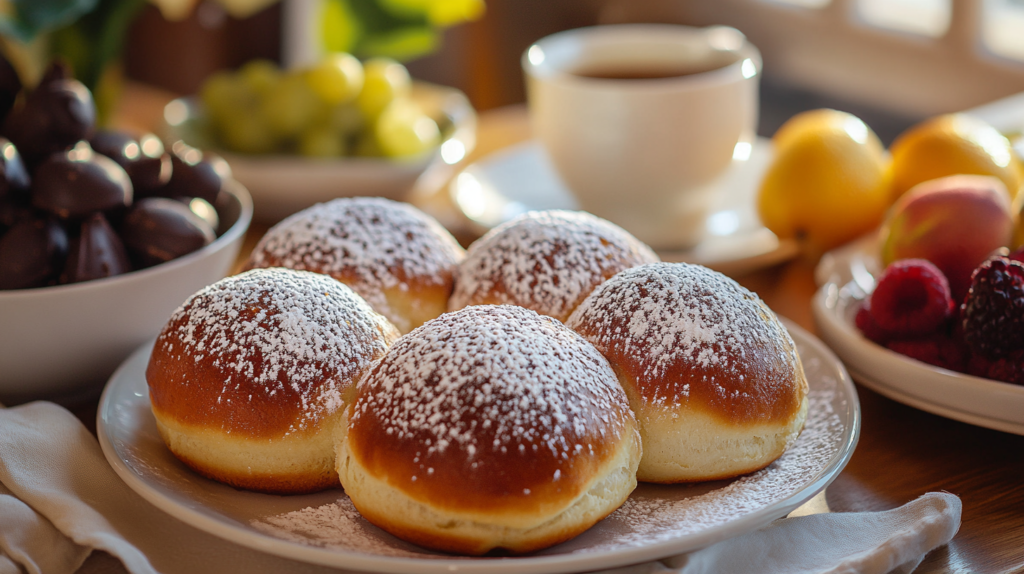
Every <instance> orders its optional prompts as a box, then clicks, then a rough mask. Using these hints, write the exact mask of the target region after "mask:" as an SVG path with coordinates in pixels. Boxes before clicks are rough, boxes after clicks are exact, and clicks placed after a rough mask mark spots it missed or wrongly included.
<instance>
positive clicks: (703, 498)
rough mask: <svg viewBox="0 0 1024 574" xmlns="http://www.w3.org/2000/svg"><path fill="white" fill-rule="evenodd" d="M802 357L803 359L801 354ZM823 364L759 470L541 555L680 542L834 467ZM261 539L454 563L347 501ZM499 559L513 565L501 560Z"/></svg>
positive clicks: (668, 495) (829, 388) (271, 525)
mask: <svg viewBox="0 0 1024 574" xmlns="http://www.w3.org/2000/svg"><path fill="white" fill-rule="evenodd" d="M805 354H806V353H805ZM829 369H830V367H829V366H828V365H817V364H812V365H810V366H809V373H808V374H809V375H810V378H811V380H812V385H811V391H810V393H809V395H808V400H809V403H810V405H809V406H810V408H809V411H808V419H807V422H806V425H805V427H804V430H803V432H802V433H801V435H800V436H799V438H798V439H797V440H796V442H795V443H794V444H793V445H792V446H791V447H790V448H789V449H788V450H787V451H786V452H785V453H784V454H783V455H782V457H780V458H779V459H778V460H776V461H775V462H774V463H772V464H771V465H769V466H768V467H766V468H765V469H763V470H761V471H758V472H755V473H753V474H750V475H747V476H745V477H741V478H739V479H736V480H733V481H729V482H725V483H723V482H715V483H708V484H698V485H692V486H683V485H678V486H658V485H641V486H640V487H639V488H638V489H637V490H636V491H634V493H633V494H632V495H631V496H630V498H629V499H628V500H627V501H626V503H625V504H624V505H623V506H622V507H621V508H619V509H618V510H617V511H615V512H614V513H612V514H611V515H610V516H608V517H607V518H605V519H604V520H603V521H601V522H599V523H598V524H597V525H596V526H594V528H592V529H591V530H589V531H587V532H585V533H583V534H582V535H580V536H579V537H577V538H576V539H573V540H571V541H569V542H567V543H564V544H561V545H558V546H555V547H552V548H549V549H547V550H544V551H542V552H541V553H539V554H541V555H566V554H586V553H595V552H602V553H603V552H609V553H612V552H617V551H626V550H631V549H636V548H641V547H645V546H649V545H651V544H657V543H659V542H669V541H672V540H681V539H685V538H686V537H688V536H693V535H698V534H700V533H702V532H705V531H708V530H711V529H715V528H722V527H727V526H729V525H730V524H731V523H734V522H735V521H737V520H741V519H743V518H744V517H745V516H748V515H750V514H751V513H754V512H757V511H759V510H763V509H765V508H768V507H769V506H771V505H773V504H777V503H780V502H783V501H785V500H786V499H787V498H788V497H791V496H793V495H794V494H796V493H797V492H799V491H801V490H802V489H804V488H806V487H807V486H808V485H809V484H811V483H812V481H814V480H816V479H818V478H819V477H821V476H822V475H823V474H825V473H827V472H829V469H831V468H834V467H833V465H835V464H836V460H837V459H838V458H839V457H840V453H841V448H842V446H843V444H844V435H845V434H846V433H848V432H850V429H849V428H848V427H847V426H846V425H845V424H844V418H843V417H842V416H840V414H839V413H837V412H836V411H835V409H834V408H833V406H834V405H837V404H842V402H843V400H845V395H844V394H843V393H840V392H839V391H838V384H839V383H838V381H837V380H836V379H835V378H834V377H832V376H831V375H829V374H827V373H829V372H830V371H829ZM250 524H251V526H252V527H253V528H255V529H257V530H259V531H261V532H263V533H265V534H269V535H271V536H274V537H277V538H281V539H284V540H289V541H292V542H295V543H298V544H303V545H307V546H313V547H319V548H326V549H334V550H339V551H346V552H357V553H360V554H369V555H376V556H383V557H405V558H420V559H435V560H453V559H456V560H494V558H457V557H453V556H450V555H446V554H439V553H434V552H430V551H427V550H423V549H421V548H418V547H416V546H413V545H410V544H408V543H405V542H402V541H400V540H398V539H395V538H394V537H392V536H390V535H388V534H387V533H385V532H383V531H380V530H378V529H376V527H374V526H372V525H370V524H369V523H368V522H367V521H366V520H365V519H363V518H362V517H361V516H360V515H359V513H358V511H356V510H355V508H354V507H353V506H352V503H351V502H350V501H349V500H348V498H347V497H344V496H342V498H340V499H339V500H338V501H337V502H334V503H330V504H326V505H322V506H319V507H315V508H314V507H310V508H304V509H301V510H296V511H293V512H289V513H284V514H280V515H275V516H270V517H265V518H261V519H256V520H253V521H251V523H250ZM502 560H514V559H509V558H503V559H502Z"/></svg>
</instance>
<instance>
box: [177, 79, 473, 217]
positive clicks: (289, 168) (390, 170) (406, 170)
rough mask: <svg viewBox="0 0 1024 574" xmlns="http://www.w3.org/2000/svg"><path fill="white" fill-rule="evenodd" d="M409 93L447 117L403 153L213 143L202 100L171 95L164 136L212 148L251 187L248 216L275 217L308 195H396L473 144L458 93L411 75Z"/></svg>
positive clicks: (444, 171)
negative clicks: (428, 140)
mask: <svg viewBox="0 0 1024 574" xmlns="http://www.w3.org/2000/svg"><path fill="white" fill-rule="evenodd" d="M412 98H413V99H414V100H415V101H416V102H417V103H418V104H419V105H420V106H421V107H422V108H423V110H424V111H425V112H426V113H427V115H429V116H431V117H433V118H435V119H443V120H444V121H443V122H442V123H450V126H449V128H448V129H446V131H445V135H446V137H445V140H444V141H443V142H442V144H441V147H440V148H439V149H438V151H437V152H435V153H432V154H428V155H426V156H423V157H418V158H414V159H411V160H408V161H396V160H389V159H385V158H366V157H346V158H338V159H320V158H308V157H302V156H297V155H281V154H268V155H247V154H240V153H233V152H229V151H223V150H218V149H217V146H216V144H215V143H214V142H212V141H210V138H209V136H208V135H206V134H205V133H204V128H203V125H202V124H203V120H202V117H203V111H202V106H201V105H200V104H199V102H198V101H196V100H195V99H194V98H179V99H177V100H174V101H172V102H170V103H169V104H167V106H166V107H165V108H164V121H165V123H166V125H165V126H164V130H163V132H164V133H163V134H162V135H163V138H164V139H165V140H176V139H182V138H183V139H184V140H185V141H186V142H189V143H192V144H193V145H198V146H199V147H202V148H203V149H212V150H214V151H216V152H217V153H218V154H220V155H221V156H223V157H224V159H226V160H227V162H228V164H229V165H230V166H231V170H232V173H233V175H234V177H235V179H237V180H238V181H240V182H241V183H242V184H243V185H245V186H246V188H248V190H249V193H251V194H252V199H253V203H254V204H255V207H256V211H255V217H256V218H257V219H259V220H264V221H278V220H280V219H282V218H284V217H287V216H288V215H291V214H293V213H295V212H297V211H300V210H302V209H305V208H307V207H309V206H311V205H313V204H315V203H323V202H326V201H330V200H332V199H334V198H337V197H354V196H379V197H386V198H389V199H396V200H397V199H403V198H404V197H405V196H406V195H407V194H408V193H409V192H410V191H411V190H412V189H413V188H414V187H415V186H416V185H417V182H418V181H421V180H422V181H429V182H431V184H434V183H436V181H438V180H441V181H444V180H446V179H447V178H448V177H451V172H452V170H453V169H454V168H453V167H452V165H453V164H456V163H458V162H459V161H461V160H462V159H463V158H464V157H465V156H466V154H467V153H469V152H470V151H471V150H472V149H473V148H474V147H475V146H476V112H475V111H474V110H473V106H472V105H470V103H469V100H468V99H467V98H466V96H465V95H464V94H463V93H462V92H460V91H459V90H456V89H455V88H449V87H445V86H438V85H436V84H430V83H426V82H414V83H413V91H412Z"/></svg>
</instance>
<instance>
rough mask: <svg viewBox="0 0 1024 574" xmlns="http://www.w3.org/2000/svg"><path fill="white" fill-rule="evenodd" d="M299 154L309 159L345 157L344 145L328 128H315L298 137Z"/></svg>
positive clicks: (335, 133)
mask: <svg viewBox="0 0 1024 574" xmlns="http://www.w3.org/2000/svg"><path fill="white" fill-rule="evenodd" d="M299 153H301V154H302V155H304V156H309V157H338V156H342V155H345V143H344V141H343V139H342V138H341V137H340V136H339V135H338V134H337V132H335V131H334V130H332V129H330V126H315V127H312V128H310V129H308V130H306V131H305V132H303V133H302V135H301V136H300V137H299Z"/></svg>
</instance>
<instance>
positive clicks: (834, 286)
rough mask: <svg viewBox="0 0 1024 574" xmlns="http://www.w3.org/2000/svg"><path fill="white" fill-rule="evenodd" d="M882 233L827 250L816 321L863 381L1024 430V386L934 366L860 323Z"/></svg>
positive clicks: (917, 403) (957, 415)
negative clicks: (867, 332) (889, 345)
mask: <svg viewBox="0 0 1024 574" xmlns="http://www.w3.org/2000/svg"><path fill="white" fill-rule="evenodd" d="M876 253H878V245H877V237H876V236H875V235H872V236H869V237H864V238H862V239H860V240H858V241H856V242H854V243H851V244H849V245H847V246H844V247H842V248H840V249H837V250H835V251H832V252H829V253H828V254H826V255H825V256H824V257H823V258H822V260H821V263H820V264H819V265H818V268H817V269H816V271H815V274H816V278H817V281H818V285H819V286H820V287H819V289H818V291H817V293H815V295H814V298H813V300H812V309H813V312H814V319H815V323H816V325H817V328H818V333H819V334H820V336H821V338H822V340H824V341H825V343H827V344H828V345H829V346H830V347H831V348H832V349H833V350H834V351H835V353H836V354H837V355H839V358H840V359H842V361H843V363H845V364H846V367H847V369H848V370H849V371H850V374H851V375H852V376H853V378H854V380H856V381H857V382H858V383H860V384H862V385H864V386H866V387H868V388H870V389H872V390H874V391H876V392H878V393H879V394H882V395H885V396H887V397H889V398H891V399H893V400H895V401H898V402H901V403H904V404H907V405H909V406H912V407H915V408H919V409H921V410H923V411H927V412H930V413H933V414H937V415H939V416H943V417H946V418H950V419H954V420H958V421H961V422H966V423H969V424H973V425H977V426H982V427H986V428H990V429H995V430H1000V431H1004V432H1009V433H1014V434H1019V435H1024V386H1020V385H1013V384H1010V383H1003V382H1000V381H993V380H990V379H983V378H980V377H973V376H970V375H965V374H962V373H957V372H954V371H950V370H947V369H942V368H939V367H934V366H932V365H928V364H925V363H922V362H920V361H916V360H914V359H911V358H908V357H905V356H903V355H900V354H898V353H895V352H893V351H890V350H888V349H886V348H885V347H882V346H880V345H877V344H875V343H873V342H871V341H870V340H868V339H867V338H866V337H864V336H863V335H862V334H861V333H860V331H859V330H858V329H857V327H856V326H855V324H854V317H855V315H856V313H857V310H858V309H859V308H860V305H861V303H862V302H863V301H864V299H865V298H866V297H867V296H868V294H870V293H871V291H872V290H873V289H874V286H875V280H874V278H875V277H876V276H878V274H879V273H880V271H881V262H880V261H879V259H878V257H877V256H876V255H875V254H876Z"/></svg>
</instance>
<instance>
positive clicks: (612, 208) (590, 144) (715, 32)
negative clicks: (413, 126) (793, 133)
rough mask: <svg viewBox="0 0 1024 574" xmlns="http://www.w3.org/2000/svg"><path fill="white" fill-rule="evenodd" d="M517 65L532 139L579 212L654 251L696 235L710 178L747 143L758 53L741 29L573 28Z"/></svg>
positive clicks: (665, 26)
mask: <svg viewBox="0 0 1024 574" xmlns="http://www.w3.org/2000/svg"><path fill="white" fill-rule="evenodd" d="M522 65H523V70H524V71H525V74H526V81H527V93H528V100H529V108H530V120H531V127H532V129H533V133H534V136H535V137H536V138H537V139H538V140H539V141H540V142H541V144H542V145H543V147H544V149H545V150H546V151H547V153H548V155H549V156H550V158H551V160H552V163H553V165H554V166H555V169H556V171H557V172H558V174H559V175H560V176H561V178H562V179H563V181H564V182H565V183H566V185H567V186H568V187H569V188H570V190H572V192H573V194H574V195H575V196H576V199H577V200H578V202H579V204H580V207H581V208H582V209H585V210H587V211H590V212H591V213H594V214H595V215H598V216H600V217H604V218H605V219H608V220H610V221H612V222H615V223H617V224H619V225H621V226H622V227H624V228H625V229H627V230H628V231H630V232H631V233H633V234H634V235H636V236H637V237H638V238H639V239H641V240H642V241H645V242H647V243H648V244H650V245H651V246H653V247H656V248H685V247H690V246H693V245H694V244H696V243H698V242H699V241H700V240H701V238H702V237H703V235H704V229H705V219H706V217H707V214H708V209H709V206H710V202H711V200H712V198H713V191H714V190H715V188H716V180H718V179H720V178H721V177H722V176H723V175H724V173H725V172H726V171H727V170H728V169H729V167H730V165H731V164H732V162H733V155H734V153H740V154H742V153H743V152H744V151H746V152H749V150H750V147H749V146H750V145H752V143H753V140H754V137H755V129H756V126H757V105H758V101H757V100H758V80H759V77H760V73H761V56H760V53H759V52H758V51H757V49H756V48H755V47H754V46H753V45H752V44H750V42H748V41H747V40H746V38H745V37H744V36H743V34H742V33H740V32H739V31H738V30H736V29H733V28H727V27H723V26H716V27H710V28H693V27H689V26H677V25H670V24H623V25H614V26H595V27H590V28H579V29H575V30H568V31H565V32H560V33H557V34H554V35H551V36H548V37H546V38H543V39H542V40H540V41H538V42H537V43H535V44H533V45H532V46H531V47H530V48H529V49H528V50H527V51H526V52H525V53H524V54H523V59H522ZM652 76H656V77H652Z"/></svg>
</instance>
